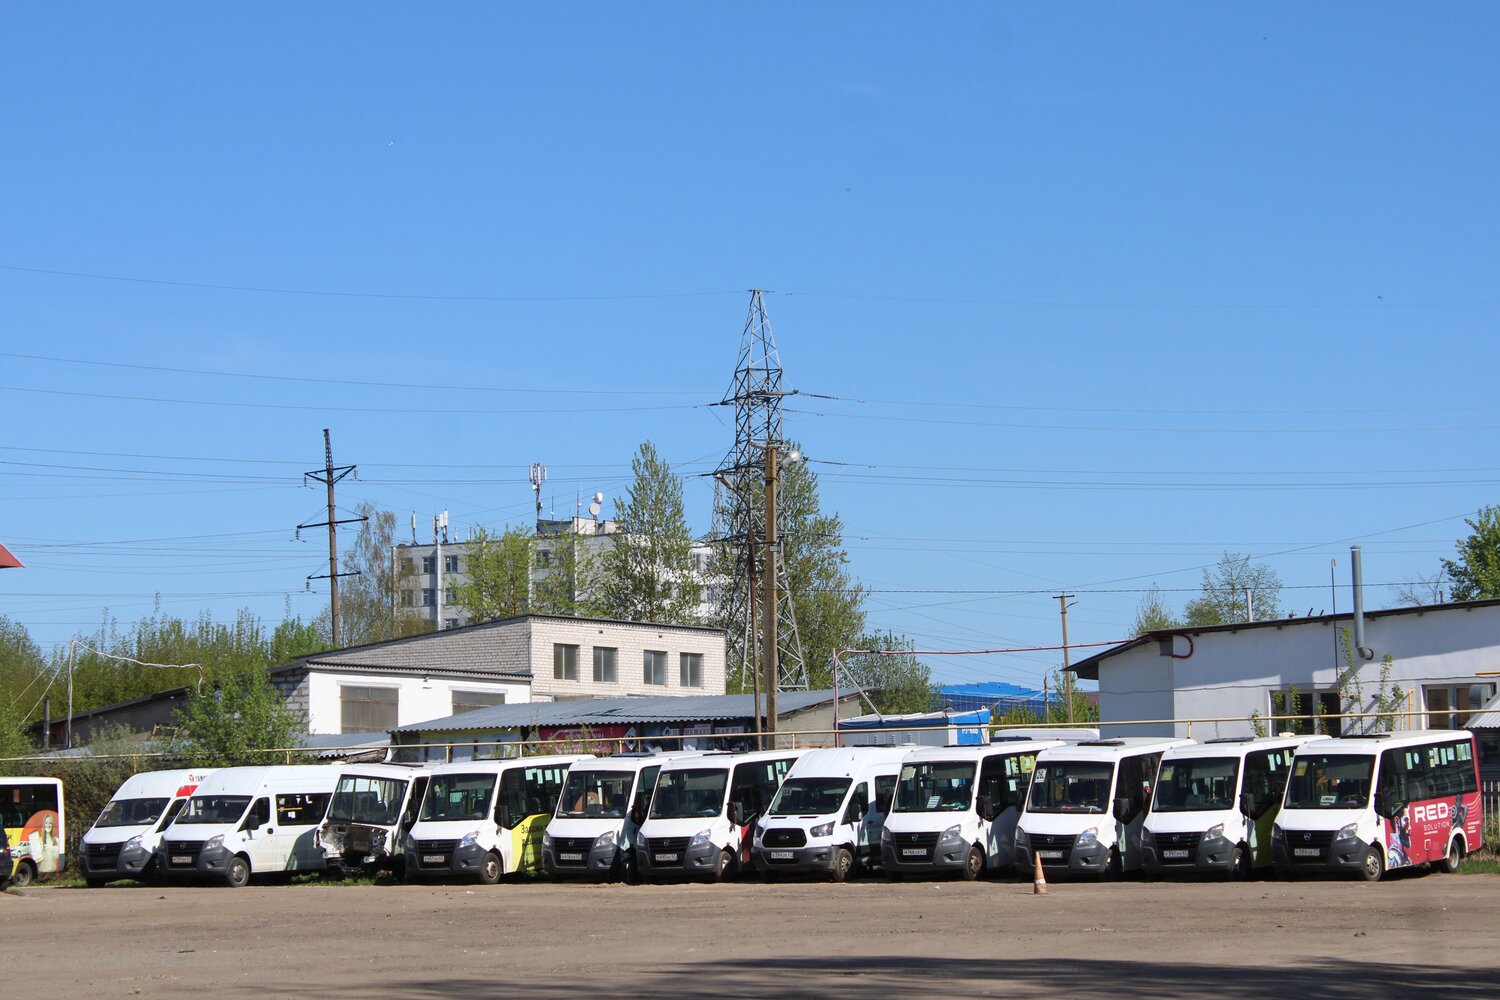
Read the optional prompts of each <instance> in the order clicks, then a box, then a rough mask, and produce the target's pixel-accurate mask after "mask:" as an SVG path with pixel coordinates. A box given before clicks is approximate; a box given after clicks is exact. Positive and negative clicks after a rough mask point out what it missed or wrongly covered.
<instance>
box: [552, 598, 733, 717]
mask: <svg viewBox="0 0 1500 1000" xmlns="http://www.w3.org/2000/svg"><path fill="white" fill-rule="evenodd" d="M530 621H531V635H530V643H531V670H532V686H531V691H532V697H533V698H534V699H535V700H537V701H550V700H554V699H557V700H561V699H564V698H579V697H582V698H620V697H624V696H625V695H632V694H641V695H657V696H660V695H708V694H723V693H724V656H725V654H724V633H722V632H714V631H707V630H701V629H673V628H666V627H658V626H653V625H621V624H615V623H611V622H595V621H587V620H584V619H578V620H572V619H547V618H533V619H531V620H530ZM556 643H562V644H566V645H575V646H577V647H578V680H576V681H567V680H557V679H555V678H554V677H553V676H552V647H553V645H554V644H556ZM596 646H607V647H613V648H615V649H617V650H619V653H618V654H617V656H616V669H615V676H616V682H615V683H613V684H596V683H594V648H595V647H596ZM648 649H653V650H664V651H665V652H666V654H667V683H666V684H665V685H655V684H647V683H645V680H644V668H643V664H644V654H645V651H646V650H648ZM681 653H699V654H701V655H702V656H703V686H702V687H687V688H685V687H683V686H682V684H681V683H680V673H679V654H681Z"/></svg>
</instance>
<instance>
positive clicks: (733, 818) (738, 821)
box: [729, 802, 748, 826]
mask: <svg viewBox="0 0 1500 1000" xmlns="http://www.w3.org/2000/svg"><path fill="white" fill-rule="evenodd" d="M747 818H748V817H747V816H746V815H745V803H743V802H731V803H729V822H731V823H733V824H734V825H735V826H744V825H745V820H746V819H747Z"/></svg>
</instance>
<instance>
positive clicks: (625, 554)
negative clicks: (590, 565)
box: [600, 441, 703, 625]
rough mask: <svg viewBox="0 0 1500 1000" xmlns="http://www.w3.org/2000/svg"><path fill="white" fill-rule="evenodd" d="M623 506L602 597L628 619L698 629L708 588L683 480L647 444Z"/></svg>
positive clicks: (609, 611) (606, 562)
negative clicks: (697, 564)
mask: <svg viewBox="0 0 1500 1000" xmlns="http://www.w3.org/2000/svg"><path fill="white" fill-rule="evenodd" d="M630 468H631V472H632V474H633V476H634V479H633V481H632V482H631V484H630V488H629V490H628V492H627V496H626V499H625V502H624V503H623V504H620V505H619V510H620V516H619V518H618V520H619V523H620V529H619V532H618V533H617V534H616V535H615V544H614V546H613V548H611V549H610V550H609V551H608V552H607V553H605V555H604V559H603V580H602V585H601V588H600V598H601V602H602V604H603V607H604V609H605V611H606V613H607V614H608V615H609V616H610V617H613V618H620V619H624V620H626V621H641V622H659V623H661V624H664V625H696V624H698V623H699V618H698V606H699V604H700V603H701V601H702V594H703V585H702V582H701V581H700V579H699V577H698V574H697V573H696V572H695V570H694V567H693V536H692V534H691V532H689V531H688V525H687V516H686V514H684V512H683V503H682V479H681V478H680V477H678V476H675V475H673V474H672V469H671V466H670V465H668V464H667V462H666V461H665V460H664V459H662V457H661V456H660V455H659V454H657V451H656V446H655V445H653V444H652V443H651V442H650V441H646V442H644V443H643V444H642V445H641V447H640V451H639V452H638V453H637V454H636V456H635V458H634V459H633V460H632V461H631V463H630Z"/></svg>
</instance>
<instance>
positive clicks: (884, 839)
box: [880, 827, 896, 847]
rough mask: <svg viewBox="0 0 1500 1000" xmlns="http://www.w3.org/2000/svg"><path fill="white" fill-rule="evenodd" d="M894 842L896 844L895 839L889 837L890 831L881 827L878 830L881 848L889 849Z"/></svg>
mask: <svg viewBox="0 0 1500 1000" xmlns="http://www.w3.org/2000/svg"><path fill="white" fill-rule="evenodd" d="M895 842H896V838H895V837H894V836H892V835H891V831H889V830H887V829H886V828H885V827H881V828H880V846H881V847H889V846H891V845H892V844H894V843H895Z"/></svg>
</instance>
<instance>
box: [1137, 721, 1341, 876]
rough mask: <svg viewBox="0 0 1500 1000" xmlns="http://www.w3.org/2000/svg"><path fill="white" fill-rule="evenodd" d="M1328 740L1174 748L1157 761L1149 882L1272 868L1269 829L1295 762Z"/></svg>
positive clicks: (1234, 740)
mask: <svg viewBox="0 0 1500 1000" xmlns="http://www.w3.org/2000/svg"><path fill="white" fill-rule="evenodd" d="M1327 738H1328V737H1326V736H1266V737H1260V738H1258V739H1255V738H1251V737H1249V736H1239V737H1226V738H1224V739H1213V740H1209V741H1207V742H1206V743H1192V744H1189V745H1187V746H1184V747H1173V748H1172V749H1171V750H1168V751H1167V752H1166V753H1165V754H1164V755H1163V756H1162V759H1161V768H1160V770H1159V771H1158V773H1157V780H1156V790H1155V792H1154V793H1153V794H1152V797H1151V811H1150V813H1149V814H1148V815H1147V816H1146V823H1145V826H1144V827H1142V829H1141V867H1142V868H1144V869H1145V871H1146V874H1147V875H1150V876H1156V875H1180V874H1191V873H1194V872H1215V873H1218V874H1222V875H1227V876H1229V877H1230V878H1245V877H1247V876H1249V875H1250V874H1251V873H1252V872H1254V871H1255V870H1256V869H1258V868H1269V867H1270V866H1271V861H1272V857H1271V826H1272V824H1274V823H1275V822H1276V815H1277V813H1279V812H1280V811H1281V796H1282V793H1283V792H1285V791H1286V779H1287V775H1289V774H1291V772H1292V755H1293V754H1295V753H1296V752H1297V748H1298V747H1300V746H1302V745H1303V744H1304V743H1307V742H1309V741H1311V740H1326V739H1327Z"/></svg>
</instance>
